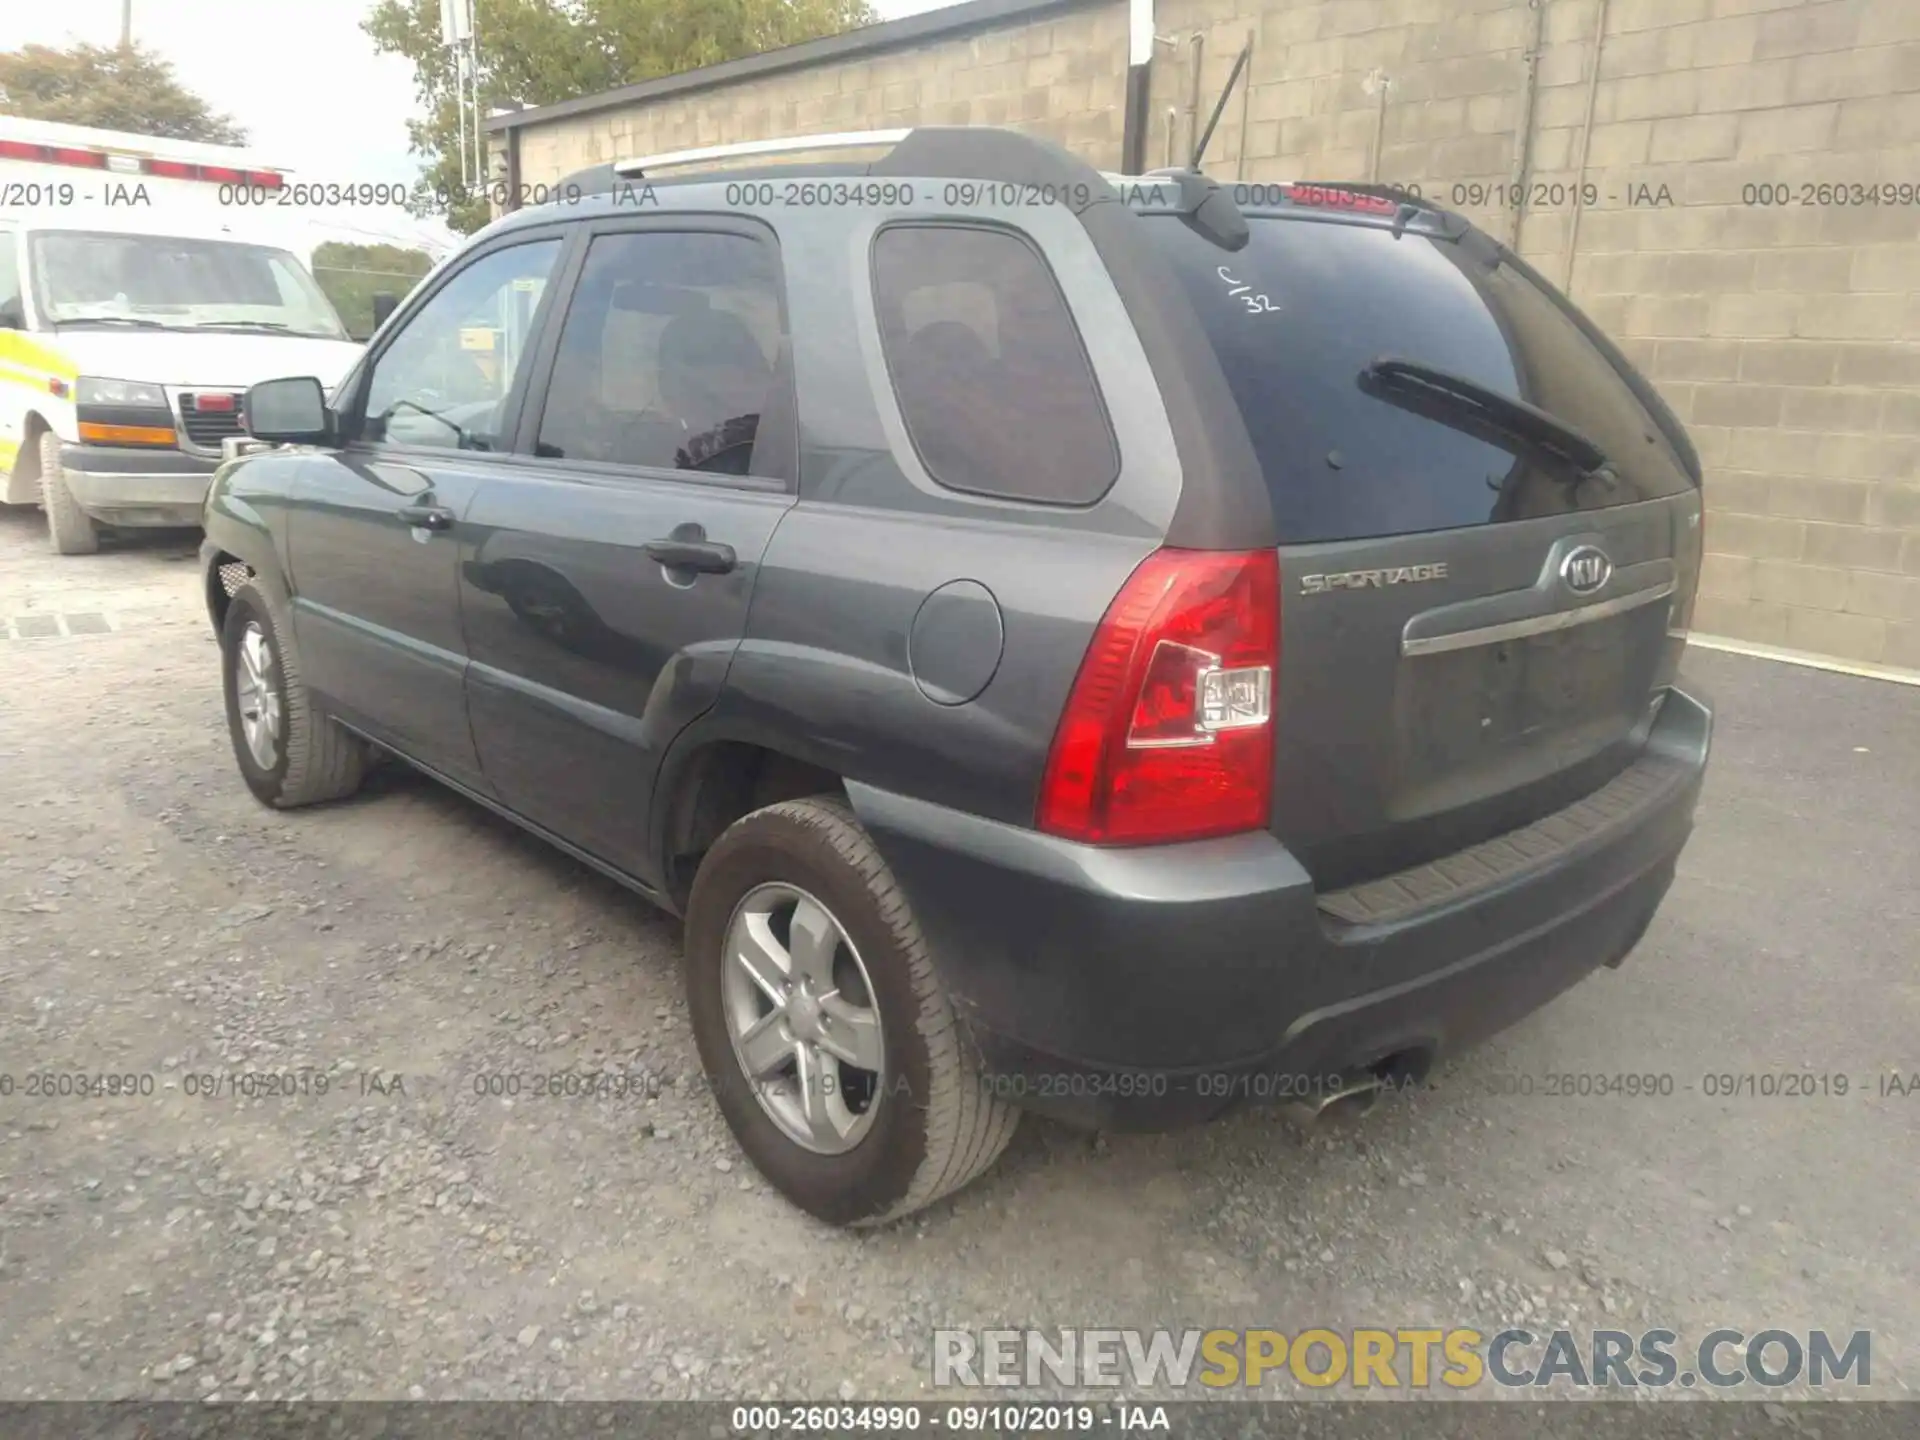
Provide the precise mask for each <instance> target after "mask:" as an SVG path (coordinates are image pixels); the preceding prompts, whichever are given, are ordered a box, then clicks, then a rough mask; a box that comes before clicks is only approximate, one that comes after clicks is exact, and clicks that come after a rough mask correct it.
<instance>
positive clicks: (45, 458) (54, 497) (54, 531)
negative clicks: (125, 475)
mask: <svg viewBox="0 0 1920 1440" xmlns="http://www.w3.org/2000/svg"><path fill="white" fill-rule="evenodd" d="M40 504H41V505H42V506H43V507H44V508H45V510H46V512H47V540H48V542H49V543H50V544H51V545H52V546H53V552H54V554H56V555H91V554H93V553H94V552H96V551H97V550H99V548H100V527H99V526H98V525H96V524H94V520H93V517H92V516H91V515H89V514H87V512H86V511H84V510H82V509H81V508H80V504H79V502H78V501H77V500H75V499H74V498H73V490H72V488H71V487H70V486H68V484H67V467H66V466H64V465H62V464H61V463H60V437H59V436H58V435H56V434H54V433H53V432H52V431H51V430H45V431H42V432H41V435H40Z"/></svg>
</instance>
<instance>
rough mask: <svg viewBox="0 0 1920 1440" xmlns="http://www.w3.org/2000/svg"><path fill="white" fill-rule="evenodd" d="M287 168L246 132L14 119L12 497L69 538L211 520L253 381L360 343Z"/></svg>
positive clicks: (6, 180)
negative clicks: (243, 142) (294, 206)
mask: <svg viewBox="0 0 1920 1440" xmlns="http://www.w3.org/2000/svg"><path fill="white" fill-rule="evenodd" d="M288 183H289V181H288V178H287V174H286V172H285V171H284V170H283V169H280V168H276V167H273V166H269V165H265V164H262V163H260V160H259V157H257V156H256V155H254V154H253V153H252V152H251V151H248V150H246V149H243V148H240V147H234V146H225V145H200V144H190V143H187V142H183V141H173V140H165V139H157V138H152V137H145V136H139V135H132V134H125V133H122V132H118V131H106V130H93V129H87V128H83V127H79V126H72V125H56V124H51V123H48V122H42V121H29V120H19V119H14V118H10V117H0V500H4V501H5V502H6V503H7V504H10V505H38V506H40V507H42V508H43V509H44V510H45V511H46V517H47V531H48V536H49V539H50V540H51V543H52V546H53V549H54V550H55V551H57V552H58V553H60V554H62V555H83V554H89V553H92V552H93V551H94V550H95V549H96V548H97V547H98V545H99V536H100V532H101V530H102V529H103V528H117V527H122V526H150V525H183V526H187V525H198V524H199V523H200V511H201V505H202V502H203V501H204V500H205V498H206V492H207V486H208V483H209V481H210V480H211V479H212V476H213V472H214V470H215V469H216V468H217V467H218V466H219V464H220V461H221V453H222V442H223V441H225V440H226V439H227V438H228V437H230V436H238V435H239V434H240V433H241V414H240V407H241V399H242V397H243V395H244V394H245V392H246V388H247V387H248V386H249V385H251V384H253V383H254V382H255V381H258V380H267V379H271V378H274V377H276V376H282V375H313V376H316V377H318V378H319V379H320V381H321V382H322V383H323V384H325V385H327V386H328V387H329V388H330V387H332V386H333V385H334V384H336V383H337V382H338V381H339V380H340V378H341V377H342V376H344V375H345V373H346V371H347V369H348V367H349V366H351V365H352V364H353V362H354V360H355V359H356V358H357V357H358V355H359V353H360V346H359V345H358V344H356V343H355V342H354V341H353V340H352V339H350V338H349V337H348V334H347V331H346V328H345V327H344V326H343V325H342V324H341V322H340V317H339V315H338V314H336V313H335V311H334V308H333V306H332V304H331V303H330V302H329V301H328V299H327V297H326V295H325V293H324V292H323V291H322V290H321V289H320V286H319V284H318V283H317V282H316V281H315V279H314V278H313V274H312V272H311V270H310V269H309V268H308V266H307V264H306V263H305V262H303V260H302V259H301V258H300V253H301V250H302V248H303V247H302V245H301V242H300V229H301V220H302V218H303V217H301V215H300V214H299V212H298V211H297V210H289V209H288V208H287V207H284V206H279V205H276V204H275V203H274V197H275V196H276V194H278V193H280V192H281V191H282V190H283V187H285V186H286V185H287V184H288ZM310 244H311V241H309V242H308V246H307V247H306V248H308V249H310Z"/></svg>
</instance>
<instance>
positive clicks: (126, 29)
mask: <svg viewBox="0 0 1920 1440" xmlns="http://www.w3.org/2000/svg"><path fill="white" fill-rule="evenodd" d="M120 48H121V49H122V50H131V49H132V48H133V0H120Z"/></svg>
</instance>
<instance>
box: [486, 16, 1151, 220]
mask: <svg viewBox="0 0 1920 1440" xmlns="http://www.w3.org/2000/svg"><path fill="white" fill-rule="evenodd" d="M1126 64H1127V24H1126V11H1125V8H1124V7H1123V6H1120V5H1113V4H1089V5H1086V6H1083V7H1078V8H1073V9H1063V10H1059V11H1054V12H1051V13H1049V14H1048V15H1046V16H1044V17H1043V18H1039V19H1037V20H1035V21H1032V22H1028V23H1015V24H1009V25H1005V26H999V27H995V28H991V29H986V30H981V31H977V32H975V33H973V34H970V35H967V36H964V37H960V38H956V39H952V40H939V41H935V42H933V43H930V44H926V45H922V46H917V47H914V48H911V49H899V50H893V51H888V52H884V53H881V54H878V55H873V56H870V57H861V58H856V59H851V60H845V61H830V62H827V63H825V64H821V65H817V66H813V67H810V68H808V69H805V70H792V71H787V72H784V73H781V74H776V75H770V76H767V77H765V78H757V79H753V80H748V81H744V82H742V83H740V84H736V85H728V86H725V87H722V88H717V89H711V90H701V91H697V92H695V93H692V94H688V95H685V96H672V97H668V98H666V99H663V100H660V101H658V102H655V103H652V104H647V105H641V106H635V107H632V108H630V109H623V110H619V111H615V112H612V113H606V114H600V115H595V116H591V117H582V118H580V119H577V120H563V121H559V122H557V123H554V124H551V125H535V126H530V127H529V128H528V129H526V130H525V131H524V132H523V138H522V147H521V162H520V163H521V173H522V175H523V176H524V177H525V181H526V183H529V184H532V183H536V182H537V181H539V180H542V179H545V180H552V179H557V178H559V177H560V176H562V175H565V174H567V173H569V172H571V171H574V170H579V169H582V168H584V167H586V166H588V165H594V164H598V163H599V162H601V161H605V160H614V159H618V158H620V157H621V156H624V155H643V154H649V153H653V154H658V153H661V152H664V151H670V150H684V149H690V148H693V147H695V146H701V145H722V144H728V143H731V142H735V141H741V140H757V139H762V138H765V137H768V136H775V135H805V134H810V133H823V132H832V131H841V130H874V129H887V128H891V127H895V126H902V125H916V124H917V125H1007V126H1012V127H1015V128H1018V129H1021V130H1026V131H1029V132H1031V133H1033V134H1036V135H1044V136H1046V137H1047V138H1048V139H1050V140H1054V141H1056V142H1058V143H1060V144H1062V145H1065V146H1067V147H1068V148H1069V149H1072V150H1073V151H1074V152H1075V153H1077V154H1080V155H1084V156H1086V157H1088V158H1089V159H1091V160H1094V161H1095V162H1096V163H1098V164H1100V165H1103V166H1106V167H1108V168H1111V167H1113V166H1115V165H1117V164H1118V163H1119V161H1120V139H1121V135H1120V127H1121V115H1120V107H1119V104H1118V97H1117V93H1116V92H1115V90H1114V86H1115V85H1116V84H1117V83H1122V82H1121V80H1120V79H1119V78H1118V77H1124V75H1125V73H1126ZM808 158H810V159H811V158H815V157H808Z"/></svg>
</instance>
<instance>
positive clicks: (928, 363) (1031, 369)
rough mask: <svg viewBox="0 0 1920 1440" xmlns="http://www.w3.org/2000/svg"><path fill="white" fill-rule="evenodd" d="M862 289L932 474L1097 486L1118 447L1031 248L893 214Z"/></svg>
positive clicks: (1005, 488)
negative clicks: (870, 299)
mask: <svg viewBox="0 0 1920 1440" xmlns="http://www.w3.org/2000/svg"><path fill="white" fill-rule="evenodd" d="M873 288H874V302H875V306H876V308H877V310H878V313H879V320H880V340H881V345H882V348H883V349H884V350H885V352H886V359H887V373H888V376H889V377H890V378H891V380H892V382H893V387H894V391H895V393H896V394H897V395H898V396H899V397H900V413H901V416H902V417H903V418H904V419H905V421H906V425H907V433H908V435H909V436H910V437H911V438H912V440H913V448H914V449H915V450H916V451H918V452H919V455H920V461H921V463H922V464H924V465H925V466H926V467H927V473H928V474H930V475H932V476H933V478H934V479H935V480H936V481H937V482H939V483H940V484H941V485H944V486H946V487H947V488H948V489H949V490H962V491H965V492H967V493H968V494H972V495H992V496H997V497H1000V498H1004V499H1009V500H1031V501H1038V502H1040V503H1042V504H1050V505H1087V504H1091V503H1092V502H1093V501H1095V500H1098V499H1099V498H1100V497H1101V496H1102V495H1104V494H1106V492H1107V489H1108V487H1110V486H1111V485H1112V484H1113V481H1114V477H1115V476H1117V475H1118V474H1119V473H1120V451H1119V447H1118V446H1117V445H1116V443H1115V441H1114V438H1113V427H1112V426H1111V424H1109V422H1108V420H1107V412H1106V407H1105V406H1104V405H1103V404H1102V403H1101V400H1100V391H1099V388H1098V386H1097V385H1096V384H1095V382H1094V378H1093V368H1092V366H1091V365H1090V364H1089V363H1088V361H1087V352H1086V348H1085V347H1084V346H1083V345H1082V344H1081V343H1080V334H1079V332H1078V331H1077V330H1075V329H1074V325H1073V317H1072V316H1071V315H1070V314H1069V313H1068V312H1067V302H1066V299H1065V297H1064V296H1062V295H1061V293H1060V287H1059V285H1058V284H1056V283H1055V281H1054V278H1053V273H1052V272H1051V271H1050V270H1048V268H1047V264H1046V261H1044V260H1043V259H1042V258H1041V257H1040V254H1039V252H1038V251H1036V250H1035V249H1034V248H1033V247H1032V246H1031V245H1029V244H1028V243H1027V242H1026V241H1025V240H1022V239H1021V238H1019V237H1018V236H1016V235H1012V234H1009V233H1008V232H1006V231H1003V230H989V229H986V228H983V227H980V226H959V225H896V226H891V227H889V228H888V229H885V230H882V231H881V232H880V234H879V236H878V238H877V239H876V240H875V241H874V247H873Z"/></svg>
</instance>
